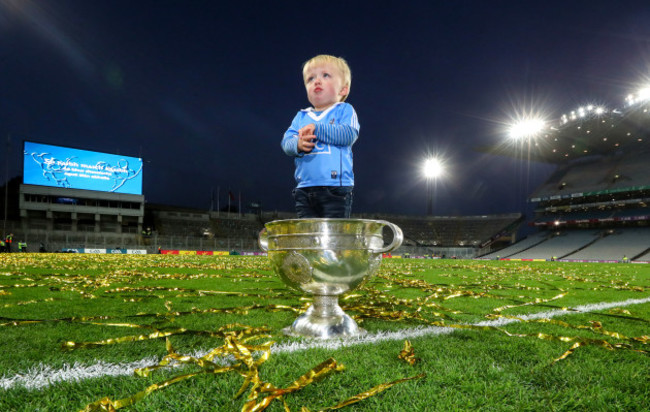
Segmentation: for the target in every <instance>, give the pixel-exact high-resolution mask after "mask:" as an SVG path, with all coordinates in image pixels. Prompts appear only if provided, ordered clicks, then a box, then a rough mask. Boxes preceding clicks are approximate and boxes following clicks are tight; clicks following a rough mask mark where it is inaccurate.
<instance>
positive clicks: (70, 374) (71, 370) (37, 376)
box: [0, 297, 650, 390]
mask: <svg viewBox="0 0 650 412" xmlns="http://www.w3.org/2000/svg"><path fill="white" fill-rule="evenodd" d="M643 303H650V297H648V298H643V299H628V300H624V301H621V302H609V303H607V302H602V303H593V304H589V305H580V306H576V307H575V308H570V309H568V310H552V311H547V312H539V313H533V314H530V315H514V316H516V317H517V318H520V319H523V320H534V319H550V318H554V317H557V316H561V315H571V314H578V313H584V312H593V311H597V310H606V309H611V308H615V307H624V306H630V305H640V304H643ZM515 322H519V320H518V319H512V318H500V319H497V320H490V321H483V322H479V323H475V324H473V325H474V326H504V325H507V324H510V323H515ZM456 330H457V329H455V328H448V327H437V326H429V327H417V328H410V329H404V330H401V331H396V332H377V333H373V334H368V335H366V336H363V337H359V338H354V339H349V340H331V341H317V340H303V341H297V342H289V343H286V344H282V345H276V346H273V347H272V349H271V352H272V353H292V352H299V351H304V350H309V349H316V348H321V349H329V350H336V349H339V348H342V347H349V346H355V345H365V344H370V343H377V342H385V341H392V340H402V339H412V338H417V337H421V336H437V335H446V334H450V333H453V332H454V331H456ZM206 353H207V352H202V353H195V354H193V355H192V356H197V357H200V356H203V355H205V354H206ZM158 362H160V359H158V358H154V357H151V358H145V359H141V360H139V361H136V362H129V363H117V364H112V363H106V362H102V361H99V362H97V363H95V364H92V365H79V364H76V363H75V364H74V365H64V366H63V367H61V368H59V369H53V368H51V367H49V366H48V365H43V364H40V365H37V366H35V367H33V368H30V369H29V370H27V371H25V372H24V373H19V374H16V375H14V376H11V377H5V376H2V377H0V389H5V390H7V389H11V388H13V387H24V388H26V389H30V390H31V389H42V388H45V387H47V386H49V385H52V384H55V383H57V382H67V381H81V380H85V379H92V378H101V377H104V376H125V375H133V372H134V370H135V369H137V368H143V367H146V366H150V365H155V364H158Z"/></svg>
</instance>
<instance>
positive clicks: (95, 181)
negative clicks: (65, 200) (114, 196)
mask: <svg viewBox="0 0 650 412" xmlns="http://www.w3.org/2000/svg"><path fill="white" fill-rule="evenodd" d="M142 165H143V162H142V159H139V158H137V157H129V156H119V155H114V154H108V153H100V152H91V151H88V150H80V149H72V148H69V147H62V146H52V145H48V144H42V143H34V142H27V141H26V142H25V146H24V161H23V183H25V184H30V185H41V186H52V187H62V188H71V189H84V190H99V191H102V192H114V193H129V194H134V195H141V194H142Z"/></svg>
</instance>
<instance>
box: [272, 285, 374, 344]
mask: <svg viewBox="0 0 650 412" xmlns="http://www.w3.org/2000/svg"><path fill="white" fill-rule="evenodd" d="M284 333H285V334H287V335H291V336H305V337H311V338H325V339H329V338H339V337H349V336H360V335H364V334H365V333H366V331H365V330H364V329H361V328H359V326H358V325H357V323H356V322H355V321H354V319H352V318H351V317H350V316H349V315H347V314H346V313H345V312H344V311H343V309H341V307H340V306H339V297H338V295H314V301H313V303H312V305H311V306H310V307H309V309H307V311H306V312H305V313H303V314H302V315H300V316H299V317H298V319H296V320H295V321H294V322H293V325H291V326H290V327H288V328H285V329H284Z"/></svg>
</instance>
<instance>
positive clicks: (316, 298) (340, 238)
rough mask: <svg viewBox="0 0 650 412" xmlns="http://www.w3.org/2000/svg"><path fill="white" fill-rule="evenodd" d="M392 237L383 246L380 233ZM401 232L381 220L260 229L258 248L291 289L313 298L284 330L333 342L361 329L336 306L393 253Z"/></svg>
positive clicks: (302, 222)
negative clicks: (303, 311)
mask: <svg viewBox="0 0 650 412" xmlns="http://www.w3.org/2000/svg"><path fill="white" fill-rule="evenodd" d="M384 227H388V228H390V229H391V230H392V232H393V239H392V241H391V243H390V244H388V245H384V238H383V233H382V232H383V228H384ZM402 240H403V234H402V230H401V229H400V228H399V227H398V226H397V225H395V224H393V223H390V222H387V221H384V220H369V219H324V218H318V219H289V220H275V221H272V222H269V223H267V224H266V225H265V228H264V229H263V230H262V231H261V232H260V234H259V245H260V248H261V249H262V250H264V251H266V252H268V257H269V260H270V261H271V266H272V268H273V270H274V271H275V272H276V273H277V274H278V275H279V276H280V278H281V279H282V281H283V282H284V283H285V284H286V285H287V286H288V287H290V288H291V289H294V290H297V291H299V292H303V293H306V294H310V295H313V302H312V305H311V306H310V307H309V308H308V309H307V311H306V312H305V313H303V314H302V315H300V316H299V317H298V318H297V319H296V320H295V321H294V322H293V324H292V325H291V326H289V327H287V328H285V329H284V330H283V331H284V333H285V334H287V335H291V336H306V337H313V338H322V339H328V338H336V337H348V336H359V335H363V334H364V333H366V332H365V330H363V329H361V328H359V326H358V325H357V323H356V322H355V321H354V319H352V318H351V317H350V316H349V315H347V314H346V313H345V312H344V311H343V309H341V307H340V306H339V303H338V297H339V295H341V294H343V293H346V292H348V291H351V290H353V289H355V288H357V287H359V286H361V285H362V284H363V283H364V282H365V281H367V280H368V279H369V278H370V277H371V276H372V275H374V274H375V273H376V272H377V270H378V269H379V265H380V264H381V258H382V254H384V253H387V252H390V251H392V250H395V249H397V248H398V247H399V246H400V245H401V244H402Z"/></svg>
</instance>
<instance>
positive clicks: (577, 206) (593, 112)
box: [3, 89, 650, 262]
mask: <svg viewBox="0 0 650 412" xmlns="http://www.w3.org/2000/svg"><path fill="white" fill-rule="evenodd" d="M649 109H650V89H646V91H644V92H641V93H639V94H637V95H631V96H629V97H628V99H627V101H626V104H625V106H624V107H623V108H621V109H613V110H609V109H607V108H605V107H599V106H585V107H582V108H579V109H577V110H576V111H573V112H571V113H569V114H567V115H563V116H562V117H561V119H560V120H559V121H557V122H556V123H555V124H553V125H551V126H550V127H548V126H544V124H543V123H541V122H537V123H535V127H536V129H535V130H534V131H530V130H529V129H525V128H524V129H518V133H520V134H521V136H519V137H523V139H522V140H520V142H521V144H522V147H525V149H526V150H521V151H519V152H518V154H519V156H522V160H529V161H535V162H544V163H549V164H552V165H555V167H556V168H555V172H553V173H552V174H551V175H550V177H549V178H548V179H547V180H546V181H545V182H544V183H543V184H542V185H540V186H539V187H538V188H536V189H535V190H534V191H533V192H532V193H531V194H530V195H529V196H528V199H527V200H528V202H529V203H531V204H532V205H533V206H534V216H532V217H529V218H528V220H527V219H526V216H524V215H523V214H522V213H518V212H517V213H504V214H499V215H480V216H409V215H389V214H382V213H364V214H356V215H353V217H355V218H365V219H383V220H388V221H391V222H393V223H396V224H397V225H399V226H400V227H401V228H402V230H403V231H404V238H405V239H404V243H403V245H402V247H401V248H399V249H398V250H397V251H394V252H393V254H394V255H399V256H402V257H407V256H408V257H440V258H444V257H447V258H454V257H456V258H479V259H511V260H516V259H521V260H537V259H539V260H563V261H611V262H613V261H629V262H647V261H650V225H649V222H650V210H649V209H648V206H647V204H648V203H649V201H650V200H649V199H648V197H649V194H650V162H649V161H648V160H647V159H648V158H649V157H648V156H649V155H650V133H649V132H650V113H649V112H648V110H649ZM57 148H58V147H54V149H53V150H55V149H57ZM489 151H490V152H492V153H494V154H498V155H503V153H502V152H500V151H499V149H498V147H497V146H494V147H493V148H491V149H489ZM34 153H38V154H43V153H45V152H43V153H41V152H36V151H32V152H31V159H30V158H29V156H28V155H29V154H30V153H28V151H27V150H26V151H25V153H24V155H25V156H27V158H26V160H25V164H31V166H32V167H35V166H34V164H33V162H35V163H36V164H37V166H38V167H39V168H38V169H37V172H33V171H32V172H31V175H30V173H29V172H28V171H25V170H24V175H25V176H23V179H22V181H21V182H16V180H14V181H12V182H13V184H9V183H7V185H8V186H5V188H4V190H3V192H4V193H5V202H4V203H5V208H4V216H5V218H4V222H3V231H4V233H3V235H4V236H6V235H7V234H8V233H13V235H14V239H15V240H16V241H18V240H22V241H23V242H26V243H27V245H28V246H27V250H28V251H31V252H36V251H38V249H39V246H40V247H44V248H46V249H47V250H48V251H91V252H95V253H127V252H129V251H130V252H134V253H158V252H160V251H174V253H183V252H186V253H207V252H209V253H214V252H218V253H242V254H253V253H260V250H259V247H258V245H257V236H258V233H259V231H260V230H261V229H262V228H263V227H264V224H265V223H267V222H269V221H272V220H277V219H289V218H295V214H294V213H292V212H277V211H263V210H260V209H259V207H257V208H252V209H251V210H250V212H247V213H245V212H244V211H242V210H237V211H232V209H231V208H230V207H229V208H228V209H227V210H203V209H189V208H180V207H174V206H168V205H154V204H150V203H147V202H146V201H145V195H146V193H145V192H146V191H145V190H142V188H138V189H136V190H131V191H123V192H120V191H119V190H115V187H119V188H120V190H121V189H122V185H124V184H125V183H127V180H129V182H128V183H129V184H130V183H132V182H130V180H132V179H134V178H136V177H137V176H138V175H139V174H140V173H139V171H141V168H140V169H137V167H131V166H128V167H126V166H125V163H124V162H125V160H124V156H121V157H119V156H118V157H117V158H115V157H114V156H116V155H108V154H100V155H102V156H108V159H109V160H101V161H99V162H95V163H93V165H95V166H93V165H90V166H88V165H85V164H83V163H82V164H81V165H79V164H78V165H77V168H78V169H79V168H80V167H81V166H86V169H83V170H78V173H80V174H81V173H83V174H84V175H85V176H86V177H88V175H92V174H93V173H94V174H95V178H97V179H95V181H97V180H98V179H99V178H101V177H102V173H100V172H104V175H105V177H104V178H103V179H104V180H105V181H106V180H108V184H109V186H108V187H107V188H105V189H101V188H100V189H98V188H97V187H95V186H91V187H81V188H78V187H73V185H68V184H66V182H63V183H62V181H63V180H62V179H61V175H60V173H61V172H62V170H59V169H56V168H51V167H49V168H48V167H45V166H44V164H45V163H43V162H39V159H40V158H39V157H38V156H34ZM95 154H96V153H95ZM509 155H511V156H517V153H510V154H509ZM111 156H113V157H111ZM61 159H64V160H61ZM75 159H76V157H75V156H71V155H68V154H67V152H65V153H64V154H61V155H60V156H59V160H61V162H60V163H62V164H65V165H66V167H68V166H70V164H72V162H73V161H77V160H78V159H76V160H75ZM32 161H33V162H32ZM128 161H129V162H131V163H129V164H130V165H135V164H137V162H138V161H140V162H141V159H135V158H129V159H128ZM66 162H67V163H66ZM110 162H113V165H114V167H113V168H105V167H98V166H96V165H97V164H100V163H101V164H102V165H104V164H108V163H110ZM50 163H52V162H50ZM77 163H79V162H77ZM86 163H90V162H86ZM140 167H141V166H140ZM24 169H25V168H24ZM30 176H31V177H30ZM43 177H45V178H46V179H45V180H43ZM90 177H93V176H90ZM35 178H38V179H41V180H36V181H34V180H30V179H35ZM49 178H51V179H49ZM70 180H71V181H72V177H71V178H70ZM52 182H54V183H55V184H52ZM125 187H126V186H125ZM7 197H9V201H7ZM7 205H9V207H7ZM12 205H13V206H12ZM7 216H9V218H7ZM523 225H528V226H529V229H530V230H529V231H532V232H533V234H531V235H528V236H527V237H525V238H523V239H518V237H517V234H518V233H519V232H521V231H520V229H521V228H522V227H524V226H523ZM387 232H390V231H387ZM386 236H387V237H390V236H391V234H390V233H386ZM387 241H390V239H387Z"/></svg>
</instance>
